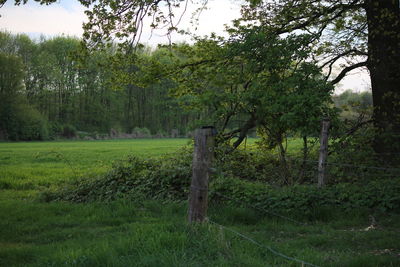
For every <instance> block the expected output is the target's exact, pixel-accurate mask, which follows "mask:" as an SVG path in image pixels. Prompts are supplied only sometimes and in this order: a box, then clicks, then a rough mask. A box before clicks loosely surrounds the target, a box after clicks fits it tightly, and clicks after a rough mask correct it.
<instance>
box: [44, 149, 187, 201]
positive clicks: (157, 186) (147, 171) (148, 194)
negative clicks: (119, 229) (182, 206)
mask: <svg viewBox="0 0 400 267" xmlns="http://www.w3.org/2000/svg"><path fill="white" fill-rule="evenodd" d="M182 155H185V156H182ZM190 177H191V152H190V150H189V149H182V150H181V151H180V152H179V153H175V154H171V155H167V156H164V157H161V158H158V159H141V158H138V157H134V156H131V157H129V158H128V159H127V160H125V161H120V162H118V163H116V164H115V166H114V167H113V168H112V169H111V170H110V171H109V172H108V173H107V174H105V175H103V176H100V177H97V178H94V179H82V180H79V181H76V182H74V183H73V184H70V185H68V186H67V187H65V188H64V189H62V190H60V191H58V192H55V193H49V192H46V193H45V194H44V196H45V197H44V198H45V199H46V200H67V201H73V202H88V201H110V200H114V199H118V198H130V199H144V198H146V199H169V200H179V199H185V198H187V194H188V188H189V184H190Z"/></svg>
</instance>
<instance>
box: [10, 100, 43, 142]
mask: <svg viewBox="0 0 400 267" xmlns="http://www.w3.org/2000/svg"><path fill="white" fill-rule="evenodd" d="M6 132H7V137H8V139H10V140H14V141H19V140H22V141H29V140H47V139H48V138H49V131H48V125H47V122H46V120H45V119H44V118H43V117H42V115H41V114H40V113H39V112H38V111H37V110H36V109H34V108H33V107H31V106H29V105H27V104H26V105H25V104H21V105H18V106H15V107H13V114H12V117H11V118H9V123H8V125H7V127H6Z"/></svg>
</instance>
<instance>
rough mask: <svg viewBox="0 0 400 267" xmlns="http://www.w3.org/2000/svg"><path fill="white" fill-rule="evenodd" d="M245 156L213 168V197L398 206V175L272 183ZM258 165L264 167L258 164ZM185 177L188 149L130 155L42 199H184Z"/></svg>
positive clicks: (306, 206)
mask: <svg viewBox="0 0 400 267" xmlns="http://www.w3.org/2000/svg"><path fill="white" fill-rule="evenodd" d="M244 155H246V154H242V155H240V154H236V156H234V157H233V156H230V158H229V161H228V163H227V164H225V165H221V166H218V165H217V166H215V167H214V168H215V169H216V173H215V178H213V179H212V181H211V183H210V197H211V198H212V199H216V200H220V201H223V200H226V199H224V197H221V195H222V196H227V197H228V198H232V199H234V200H235V201H238V202H239V203H242V205H251V206H257V207H259V208H263V209H267V210H271V211H272V210H273V211H274V212H278V213H280V212H283V213H289V212H298V213H299V214H310V213H312V212H313V211H314V210H316V209H319V208H321V207H329V208H332V207H337V208H340V209H343V210H352V209H357V208H368V209H374V210H380V211H393V210H399V209H400V197H399V196H398V194H397V192H398V190H400V183H399V180H398V179H391V180H388V179H384V178H381V179H374V180H368V181H362V184H358V183H354V182H353V183H337V184H334V185H331V186H328V187H326V188H322V189H320V188H317V187H316V185H296V186H292V187H273V186H272V185H271V183H266V182H265V180H263V179H266V180H267V181H269V179H271V177H267V178H261V177H260V175H268V173H273V167H272V168H271V166H267V167H265V166H262V165H261V164H260V165H257V164H254V165H252V162H253V161H252V160H251V161H247V160H246V159H245V158H244ZM250 156H251V154H250ZM264 159H265V158H262V159H261V160H260V159H259V161H260V162H261V161H262V160H264ZM246 163H249V164H251V165H247V164H246ZM257 166H258V167H259V168H263V169H261V170H260V169H257V168H258V167H257ZM240 169H241V170H240ZM238 170H240V171H238ZM251 175H252V176H251ZM190 177H191V150H190V149H188V148H186V149H184V150H181V151H179V152H177V153H176V154H172V155H169V156H165V157H162V158H159V159H152V160H151V159H140V158H137V157H130V158H129V159H128V160H126V161H121V162H120V163H118V164H117V165H116V166H114V167H113V168H112V169H111V170H110V171H109V172H108V173H107V174H105V175H103V176H100V177H98V178H95V179H84V180H82V179H81V180H78V181H76V182H75V183H74V184H71V185H69V186H68V187H67V188H65V189H63V190H61V191H58V192H46V193H45V194H44V195H42V197H43V199H45V200H47V201H49V200H67V201H73V202H90V201H111V200H115V199H119V198H123V199H132V200H140V199H159V200H160V201H164V200H185V199H187V196H188V189H189V184H190ZM228 202H230V200H229V199H228Z"/></svg>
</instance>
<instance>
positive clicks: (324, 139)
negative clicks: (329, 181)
mask: <svg viewBox="0 0 400 267" xmlns="http://www.w3.org/2000/svg"><path fill="white" fill-rule="evenodd" d="M329 126H330V121H329V119H328V118H324V119H323V121H322V129H321V138H320V144H321V145H320V148H319V159H318V187H323V186H325V184H326V177H327V174H326V162H327V157H328V131H329Z"/></svg>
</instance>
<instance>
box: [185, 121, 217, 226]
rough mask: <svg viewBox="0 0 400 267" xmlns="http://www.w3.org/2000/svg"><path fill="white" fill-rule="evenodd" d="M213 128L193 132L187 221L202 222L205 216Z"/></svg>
mask: <svg viewBox="0 0 400 267" xmlns="http://www.w3.org/2000/svg"><path fill="white" fill-rule="evenodd" d="M214 145H215V128H214V127H212V126H207V127H203V128H201V129H198V130H197V131H196V133H195V139H194V152H193V176H192V183H191V186H190V194H189V211H188V220H189V223H193V222H203V221H204V220H205V218H206V216H207V205H208V179H209V176H210V173H211V171H210V169H211V163H212V160H213V158H214Z"/></svg>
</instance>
